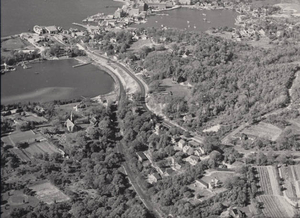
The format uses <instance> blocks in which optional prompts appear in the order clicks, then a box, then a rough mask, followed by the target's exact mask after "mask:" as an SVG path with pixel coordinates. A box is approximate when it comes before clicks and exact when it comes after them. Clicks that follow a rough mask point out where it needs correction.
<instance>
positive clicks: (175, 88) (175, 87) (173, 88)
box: [160, 78, 191, 100]
mask: <svg viewBox="0 0 300 218" xmlns="http://www.w3.org/2000/svg"><path fill="white" fill-rule="evenodd" d="M160 87H163V88H165V89H166V92H172V93H173V95H175V96H180V97H185V98H186V100H188V98H189V96H190V93H191V89H190V88H188V87H187V86H183V85H180V84H178V83H174V82H172V79H170V78H169V79H163V80H162V83H161V85H160Z"/></svg>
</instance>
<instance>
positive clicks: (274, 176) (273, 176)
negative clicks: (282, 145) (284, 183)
mask: <svg viewBox="0 0 300 218" xmlns="http://www.w3.org/2000/svg"><path fill="white" fill-rule="evenodd" d="M267 170H268V173H269V177H270V181H271V187H272V190H273V194H274V195H282V193H281V191H280V188H279V183H278V180H277V177H278V175H277V172H276V169H275V167H273V166H267Z"/></svg>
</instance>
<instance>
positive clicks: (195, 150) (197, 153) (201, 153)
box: [194, 147, 205, 157]
mask: <svg viewBox="0 0 300 218" xmlns="http://www.w3.org/2000/svg"><path fill="white" fill-rule="evenodd" d="M203 154H205V152H204V150H203V149H202V148H201V147H198V148H196V149H194V155H197V156H198V157H200V156H201V155H203Z"/></svg>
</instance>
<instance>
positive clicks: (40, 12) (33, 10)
mask: <svg viewBox="0 0 300 218" xmlns="http://www.w3.org/2000/svg"><path fill="white" fill-rule="evenodd" d="M122 5H123V4H122V3H120V2H114V1H112V0H1V36H8V35H13V34H19V33H22V32H27V31H28V30H29V29H30V30H32V28H33V26H34V25H42V26H48V25H56V26H61V27H64V28H70V27H75V28H77V27H76V26H73V25H72V23H73V22H77V23H79V22H81V21H82V20H83V19H84V18H86V17H87V16H90V15H94V14H97V13H99V12H101V13H105V14H112V13H113V12H114V11H115V10H116V9H117V8H118V7H122Z"/></svg>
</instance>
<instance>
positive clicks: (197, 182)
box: [196, 179, 208, 188]
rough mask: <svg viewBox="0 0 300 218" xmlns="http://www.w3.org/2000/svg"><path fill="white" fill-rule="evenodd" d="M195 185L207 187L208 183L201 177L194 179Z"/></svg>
mask: <svg viewBox="0 0 300 218" xmlns="http://www.w3.org/2000/svg"><path fill="white" fill-rule="evenodd" d="M196 185H197V186H199V187H201V188H208V184H207V183H206V182H204V181H203V180H201V179H196Z"/></svg>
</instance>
